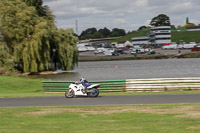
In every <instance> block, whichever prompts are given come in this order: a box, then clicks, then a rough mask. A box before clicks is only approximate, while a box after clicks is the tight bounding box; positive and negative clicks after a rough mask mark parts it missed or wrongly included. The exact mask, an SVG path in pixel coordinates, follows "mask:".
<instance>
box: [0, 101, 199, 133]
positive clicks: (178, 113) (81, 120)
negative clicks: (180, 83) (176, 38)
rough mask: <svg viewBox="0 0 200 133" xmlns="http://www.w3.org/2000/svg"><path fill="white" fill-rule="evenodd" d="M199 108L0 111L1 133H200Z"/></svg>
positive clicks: (95, 108) (17, 109) (187, 106)
mask: <svg viewBox="0 0 200 133" xmlns="http://www.w3.org/2000/svg"><path fill="white" fill-rule="evenodd" d="M199 112H200V104H167V105H123V106H122V105H120V106H76V107H24V108H0V118H1V121H0V132H1V133H27V132H28V133H47V132H56V133H66V132H67V133H102V132H104V133H169V132H170V133H177V132H178V133H199V130H200V126H199V125H200V113H199Z"/></svg>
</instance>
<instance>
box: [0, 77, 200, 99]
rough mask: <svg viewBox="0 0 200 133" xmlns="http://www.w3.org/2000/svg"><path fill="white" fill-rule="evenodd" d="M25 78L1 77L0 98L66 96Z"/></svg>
mask: <svg viewBox="0 0 200 133" xmlns="http://www.w3.org/2000/svg"><path fill="white" fill-rule="evenodd" d="M44 80H45V79H28V78H26V77H24V76H14V75H0V97H35V96H64V93H43V92H42V90H43V88H42V81H44ZM192 93H200V91H164V92H107V93H100V95H148V94H192Z"/></svg>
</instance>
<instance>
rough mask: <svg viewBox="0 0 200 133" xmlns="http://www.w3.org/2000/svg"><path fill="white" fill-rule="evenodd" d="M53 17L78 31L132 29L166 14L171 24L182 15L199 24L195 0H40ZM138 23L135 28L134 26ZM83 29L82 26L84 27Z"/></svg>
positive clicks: (179, 22) (180, 21)
mask: <svg viewBox="0 0 200 133" xmlns="http://www.w3.org/2000/svg"><path fill="white" fill-rule="evenodd" d="M43 1H44V5H48V6H49V7H50V9H51V10H52V12H53V14H54V15H55V16H56V21H57V25H58V27H64V28H68V27H70V28H71V27H75V20H78V22H79V24H78V26H79V27H78V28H79V30H80V31H82V30H85V29H87V28H90V27H91V26H93V27H97V28H104V27H107V28H125V30H127V31H131V30H136V29H138V27H140V26H142V25H146V26H147V25H148V24H149V22H150V20H151V19H152V18H153V17H155V16H157V15H159V14H161V13H162V14H166V15H168V16H169V17H170V18H171V23H172V24H174V25H182V24H184V22H185V19H186V17H189V18H190V19H191V22H195V23H199V22H200V18H199V14H200V1H199V0H167V1H164V0H112V1H111V0H101V1H100V0H43ZM137 26H138V27H137ZM84 28H85V29H84Z"/></svg>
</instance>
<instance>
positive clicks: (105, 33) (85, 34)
mask: <svg viewBox="0 0 200 133" xmlns="http://www.w3.org/2000/svg"><path fill="white" fill-rule="evenodd" d="M124 35H126V31H125V30H124V29H118V28H114V29H112V30H111V31H110V30H109V29H108V28H106V27H104V28H103V29H99V30H97V29H96V28H94V27H93V28H88V29H86V30H84V31H82V33H81V34H80V36H79V39H80V40H85V39H94V38H105V37H119V36H124Z"/></svg>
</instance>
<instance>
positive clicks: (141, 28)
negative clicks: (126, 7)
mask: <svg viewBox="0 0 200 133" xmlns="http://www.w3.org/2000/svg"><path fill="white" fill-rule="evenodd" d="M146 28H147V27H146V26H145V25H143V26H140V27H139V28H138V30H137V31H140V30H143V29H146Z"/></svg>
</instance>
